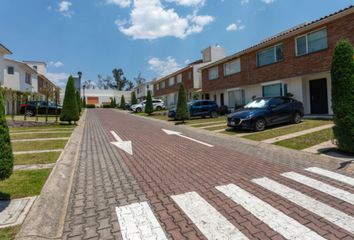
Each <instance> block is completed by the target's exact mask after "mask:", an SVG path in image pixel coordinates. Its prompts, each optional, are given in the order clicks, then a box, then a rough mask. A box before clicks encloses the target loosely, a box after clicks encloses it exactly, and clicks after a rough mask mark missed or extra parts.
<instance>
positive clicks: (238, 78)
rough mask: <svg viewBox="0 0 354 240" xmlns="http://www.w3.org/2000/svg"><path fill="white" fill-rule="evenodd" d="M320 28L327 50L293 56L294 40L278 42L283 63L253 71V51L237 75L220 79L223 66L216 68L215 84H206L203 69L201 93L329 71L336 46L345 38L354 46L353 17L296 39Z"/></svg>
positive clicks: (245, 58) (325, 25)
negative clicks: (325, 33) (280, 44)
mask: <svg viewBox="0 0 354 240" xmlns="http://www.w3.org/2000/svg"><path fill="white" fill-rule="evenodd" d="M322 27H326V28H327V36H328V48H327V49H324V50H321V51H319V52H315V53H310V54H307V55H304V56H296V55H295V38H296V36H292V37H290V38H287V39H284V40H282V41H279V42H278V43H283V46H284V60H283V61H281V62H278V63H274V64H271V65H267V66H262V67H257V66H256V59H257V58H256V54H257V51H253V52H250V53H247V54H246V55H243V56H241V72H239V73H236V74H233V75H230V76H224V70H223V64H219V65H218V67H219V78H218V79H215V80H208V70H207V69H204V70H203V71H202V78H203V85H202V86H203V92H208V91H213V90H218V89H227V88H234V87H240V86H244V85H249V84H256V83H261V82H267V81H274V80H279V79H282V78H288V77H294V76H299V75H304V74H311V73H316V72H322V71H328V70H330V67H331V61H332V55H333V50H334V47H335V44H336V42H337V41H338V40H340V39H342V38H346V39H348V40H349V41H351V42H352V44H353V45H354V13H352V14H350V15H347V16H345V17H343V18H340V19H337V20H335V21H332V22H330V23H327V24H323V25H322V26H319V27H316V28H312V29H310V30H308V31H306V32H302V33H301V34H298V35H297V36H300V35H303V34H305V33H307V32H311V31H314V30H316V29H320V28H322ZM275 44H277V43H274V44H270V45H269V46H273V45H275ZM269 46H266V47H269ZM266 47H264V48H266Z"/></svg>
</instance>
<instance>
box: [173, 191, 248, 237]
mask: <svg viewBox="0 0 354 240" xmlns="http://www.w3.org/2000/svg"><path fill="white" fill-rule="evenodd" d="M172 199H173V200H174V201H175V202H176V203H177V205H178V206H179V207H180V208H181V209H182V210H183V211H184V212H185V213H186V214H187V216H188V217H189V218H190V219H191V220H192V222H193V223H194V224H195V225H196V226H197V227H198V229H199V230H200V231H201V232H202V233H203V234H204V236H205V237H206V238H207V239H210V240H217V239H218V240H220V239H238V240H246V239H248V238H247V237H246V236H245V235H243V234H242V233H241V232H240V231H239V230H238V229H237V228H236V227H235V226H234V225H233V224H231V223H230V222H229V221H228V220H227V219H226V218H225V217H224V216H223V215H221V214H220V213H219V212H218V211H217V210H216V209H215V208H213V207H212V206H211V205H210V204H209V203H208V202H207V201H205V200H204V199H203V198H202V197H201V196H199V194H198V193H196V192H187V193H184V194H180V195H175V196H172Z"/></svg>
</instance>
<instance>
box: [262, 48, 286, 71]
mask: <svg viewBox="0 0 354 240" xmlns="http://www.w3.org/2000/svg"><path fill="white" fill-rule="evenodd" d="M280 45H283V59H281V60H277V46H280ZM271 48H273V52H274V62H272V63H268V64H263V65H259V64H258V53H259V52H261V51H263V50H267V49H271ZM283 60H284V44H283V43H278V44H275V45H273V46H270V47H267V48H262V49H260V50H258V51H257V53H256V66H257V67H263V66H267V65H270V64H273V63H277V62H281V61H283Z"/></svg>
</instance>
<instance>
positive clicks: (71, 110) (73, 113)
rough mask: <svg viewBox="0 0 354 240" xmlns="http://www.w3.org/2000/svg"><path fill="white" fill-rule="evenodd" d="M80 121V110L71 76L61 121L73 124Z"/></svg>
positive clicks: (67, 85)
mask: <svg viewBox="0 0 354 240" xmlns="http://www.w3.org/2000/svg"><path fill="white" fill-rule="evenodd" d="M77 120H79V109H78V106H77V102H76V96H75V86H74V79H73V77H72V76H71V75H70V77H69V79H68V82H67V84H66V88H65V96H64V102H63V108H62V111H61V114H60V121H67V122H69V124H71V122H72V121H77Z"/></svg>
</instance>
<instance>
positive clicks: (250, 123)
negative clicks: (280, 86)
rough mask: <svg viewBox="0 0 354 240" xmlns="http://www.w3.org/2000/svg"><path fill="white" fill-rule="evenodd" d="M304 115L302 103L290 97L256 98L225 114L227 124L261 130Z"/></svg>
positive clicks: (293, 120) (296, 119)
mask: <svg viewBox="0 0 354 240" xmlns="http://www.w3.org/2000/svg"><path fill="white" fill-rule="evenodd" d="M303 116H304V107H303V104H302V103H301V102H299V101H297V100H295V99H293V98H290V97H265V98H256V99H254V100H253V101H252V102H250V103H248V104H247V105H245V106H244V107H243V108H241V109H239V110H237V111H236V112H234V113H231V114H229V115H228V116H227V126H229V127H233V128H241V129H252V130H255V131H263V130H264V129H265V128H266V127H267V126H271V125H275V124H280V123H286V122H293V123H300V122H301V119H302V117H303Z"/></svg>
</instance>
